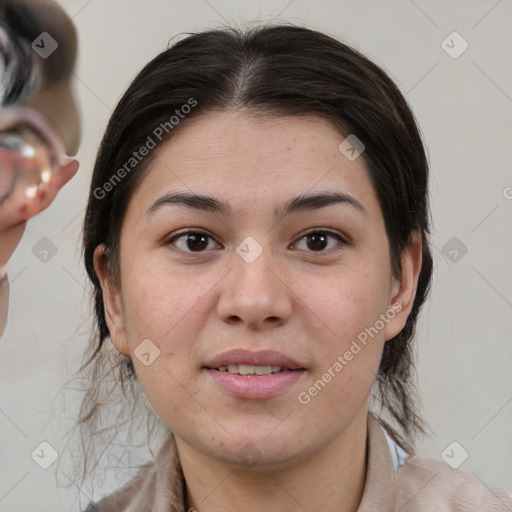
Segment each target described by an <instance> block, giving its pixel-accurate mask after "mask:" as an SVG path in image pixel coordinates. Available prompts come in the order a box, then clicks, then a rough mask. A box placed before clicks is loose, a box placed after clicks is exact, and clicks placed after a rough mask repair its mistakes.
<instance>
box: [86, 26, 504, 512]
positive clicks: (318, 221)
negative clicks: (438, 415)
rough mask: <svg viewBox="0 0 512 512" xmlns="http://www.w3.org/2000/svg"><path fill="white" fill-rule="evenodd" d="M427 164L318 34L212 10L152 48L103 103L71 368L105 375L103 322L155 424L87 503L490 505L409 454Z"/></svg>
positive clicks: (379, 80) (404, 113) (497, 495)
mask: <svg viewBox="0 0 512 512" xmlns="http://www.w3.org/2000/svg"><path fill="white" fill-rule="evenodd" d="M427 182H428V166H427V161H426V157H425V151H424V147H423V144H422V141H421V138H420V135H419V132H418V129H417V127H416V124H415V121H414V118H413V115H412V114H411V112H410V110H409V108H408V106H407V104H406V102H405V100H404V98H403V97H402V95H401V94H400V92H399V91H398V89H397V88H396V86H395V85H394V84H393V82H392V81H391V80H390V79H389V78H388V77H387V75H386V74H385V73H384V72H383V71H382V70H381V69H380V68H378V67H377V66H376V65H375V64H373V63H372V62H370V61H369V60H368V59H366V58H365V57H363V56H362V55H361V54H359V53H358V52H356V51H354V50H353V49H351V48H349V47H347V46H346V45H344V44H342V43H340V42H338V41H336V40H334V39H332V38H330V37H328V36H326V35H324V34H321V33H319V32H315V31H312V30H308V29H305V28H299V27H294V26H281V25H276V26H272V25H270V26H264V27H260V28H257V29H254V30H251V31H247V32H241V31H237V30H234V29H233V30H231V29H226V30H214V31H209V32H204V33H200V34H196V35H192V36H190V37H187V38H186V39H184V40H182V41H180V42H178V43H176V44H175V45H174V46H172V47H171V48H169V49H168V50H166V51H164V52H163V53H161V54H160V55H158V56H157V57H156V58H155V59H153V60H152V61H151V62H150V63H149V64H148V65H147V66H146V67H145V68H144V69H143V70H142V71H141V72H140V73H139V75H138V76H137V77H136V78H135V80H134V81H133V82H132V84H131V85H130V87H129V88H128V90H127V91H126V93H125V94H124V96H123V97H122V99H121V101H120V102H119V104H118V106H117V108H116V109H115V111H114V113H113V115H112V117H111V119H110V122H109V125H108V127H107V130H106V133H105V135H104V138H103V141H102V144H101V148H100V151H99V153H98V156H97V160H96V164H95V168H94V174H93V179H92V184H91V191H90V196H89V204H88V208H87V213H86V218H85V224H84V234H83V242H84V257H85V265H86V269H87V272H88V275H89V277H90V279H91V282H92V284H93V286H94V296H95V313H96V323H97V328H98V336H97V338H96V339H95V340H93V342H92V346H91V349H92V356H91V358H90V361H89V364H90V365H91V366H90V368H91V371H92V375H93V376H95V377H96V378H100V377H101V375H102V371H103V372H104V374H105V375H106V376H110V377H111V376H112V375H117V374H115V373H113V372H115V369H116V367H115V366H114V367H112V366H111V365H110V363H109V361H111V360H112V359H111V358H112V345H111V344H110V341H108V340H107V338H110V339H111V341H112V344H113V346H114V347H115V349H116V351H117V352H114V354H117V356H115V357H114V360H115V365H117V368H118V369H119V374H118V375H119V376H120V380H119V381H118V382H117V384H119V385H120V386H122V387H123V389H125V390H126V389H128V388H127V387H126V386H128V385H129V384H130V382H131V383H132V384H135V386H137V385H140V388H141V389H142V391H143V393H144V394H145V396H146V398H147V401H148V402H149V404H150V405H151V407H152V408H153V410H154V411H155V412H156V414H157V415H158V416H159V417H160V418H161V419H162V420H163V422H164V423H165V424H166V425H167V428H168V432H169V436H168V439H167V441H166V442H165V444H164V445H163V446H162V448H161V450H160V452H159V453H158V455H157V457H156V460H155V461H154V462H153V463H151V464H148V465H147V466H145V467H144V468H142V469H141V470H140V472H139V473H138V475H137V477H136V478H135V479H134V480H132V481H131V482H129V483H128V484H127V485H126V486H125V487H123V488H122V489H120V490H119V491H117V492H116V493H114V494H113V495H111V496H108V497H106V498H105V499H104V500H102V501H101V502H99V503H97V504H91V505H90V506H89V508H88V510H89V511H114V510H116V511H120V510H126V511H128V510H130V511H142V510H152V511H159V512H160V511H162V512H163V511H166V512H168V511H170V510H173V511H183V510H189V511H191V510H198V511H200V512H202V511H212V510H228V511H229V510H238V509H240V507H247V506H249V507H250V510H251V511H259V510H283V511H284V510H309V511H313V510H323V511H331V510H332V511H343V512H349V511H350V512H352V511H356V510H358V511H370V510H372V511H374V510H383V511H384V510H385V511H387V510H404V511H412V510H414V511H423V510H429V511H430V510H454V511H458V510H461V511H462V510H477V509H478V510H503V511H505V510H510V509H511V507H512V500H511V498H510V497H509V496H508V495H507V494H506V493H505V492H504V491H502V490H499V489H492V490H489V489H488V488H486V487H484V486H482V485H480V484H479V483H478V482H477V481H476V480H475V479H473V478H472V477H470V476H469V475H466V474H464V473H463V472H461V471H458V470H454V469H451V468H450V467H449V466H448V465H446V464H444V463H441V462H437V461H431V460H423V459H418V458H416V457H415V456H414V451H413V448H412V443H413V441H414V436H415V434H416V433H417V432H421V431H423V422H422V419H421V417H420V415H419V413H418V411H417V407H416V404H415V401H414V399H413V397H414V393H413V386H412V382H411V378H412V375H413V358H412V345H411V344H412V337H413V333H414V328H415V324H416V319H417V315H418V313H419V310H420V308H421V306H422V304H423V303H424V301H425V299H426V296H427V293H428V288H429V283H430V278H431V272H432V257H431V253H430V247H429V242H428V233H429V222H428V204H427V197H428V195H427ZM130 379H132V380H131V381H130ZM100 381H101V378H100ZM98 386H99V384H98V383H97V382H95V383H93V387H92V388H91V389H90V391H89V393H88V395H87V396H86V398H85V400H84V403H83V411H82V412H83V415H82V424H83V426H84V427H86V428H87V427H92V430H93V433H94V429H95V428H97V429H98V430H99V429H100V425H101V421H100V419H99V418H100V417H101V412H102V407H103V405H104V397H103V396H101V395H99V394H98V393H99V391H98ZM372 390H373V391H374V392H375V393H374V394H373V398H376V401H375V404H374V405H378V404H379V403H380V405H381V407H382V409H383V413H384V414H383V417H388V418H390V421H389V422H386V421H384V419H383V418H379V417H378V416H376V415H375V414H374V413H373V412H369V408H370V397H371V396H372V395H371V392H372ZM109 392H110V391H109ZM372 403H373V402H372Z"/></svg>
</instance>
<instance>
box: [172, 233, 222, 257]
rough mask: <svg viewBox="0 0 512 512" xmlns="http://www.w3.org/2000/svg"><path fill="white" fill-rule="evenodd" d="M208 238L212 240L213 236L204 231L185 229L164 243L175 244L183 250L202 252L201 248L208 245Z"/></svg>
mask: <svg viewBox="0 0 512 512" xmlns="http://www.w3.org/2000/svg"><path fill="white" fill-rule="evenodd" d="M208 239H210V240H213V238H212V237H211V236H210V235H208V234H207V233H205V232H204V231H185V232H184V233H181V234H179V235H176V236H174V237H172V238H171V239H170V240H168V241H167V242H166V243H167V244H173V245H176V246H177V247H178V249H180V250H182V251H184V252H189V253H190V252H192V253H193V252H204V250H203V249H205V248H206V247H208ZM177 242H180V243H177ZM189 249H190V250H189Z"/></svg>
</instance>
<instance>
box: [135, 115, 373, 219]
mask: <svg viewBox="0 0 512 512" xmlns="http://www.w3.org/2000/svg"><path fill="white" fill-rule="evenodd" d="M345 138H346V137H345V135H343V134H341V133H340V131H339V130H338V129H337V128H336V127H335V126H334V125H332V124H331V123H329V122H328V121H327V120H325V119H322V118H320V117H316V116H281V117H261V116H259V117H256V116H254V115H248V114H246V113H243V112H212V113H208V114H203V115H200V116H198V117H196V118H193V119H191V120H189V122H187V123H186V124H185V125H183V126H182V127H180V129H179V130H178V131H177V132H176V133H175V134H173V136H172V137H171V138H170V139H169V140H167V141H166V142H164V143H162V144H161V145H160V146H159V147H158V148H157V149H156V151H157V153H156V155H155V156H154V159H153V160H152V162H151V163H150V165H149V166H148V169H147V172H146V176H145V178H144V180H143V181H142V183H141V184H140V186H139V188H138V190H137V191H136V193H135V194H134V196H137V201H135V204H136V205H139V206H140V207H141V208H142V207H147V206H148V204H149V202H152V201H154V199H155V197H157V196H159V195H161V194H163V193H164V192H165V191H168V190H172V191H177V190H182V191H185V192H197V193H203V194H208V195H214V196H217V197H224V198H226V199H227V200H228V201H229V200H230V198H232V199H233V201H236V200H238V201H239V202H240V206H243V204H244V202H245V201H248V200H251V201H259V200H265V199H268V200H269V201H270V202H272V203H273V204H275V203H280V202H281V199H280V198H285V197H291V196H294V195H299V194H305V193H308V192H314V191H315V190H320V189H321V190H326V189H331V190H337V191H341V192H344V193H347V194H350V195H352V196H354V197H356V198H357V199H358V200H359V201H360V202H361V203H363V204H364V205H366V206H365V209H366V208H367V209H368V210H372V209H374V208H375V207H376V202H377V199H376V195H375V192H374V190H373V187H372V185H371V183H370V180H369V176H368V172H367V169H366V165H365V162H364V160H363V158H362V157H359V158H357V159H355V160H349V159H348V158H347V157H346V156H345V154H344V153H343V152H342V151H340V149H339V145H340V143H342V142H343V141H344V139H345ZM235 206H236V205H235Z"/></svg>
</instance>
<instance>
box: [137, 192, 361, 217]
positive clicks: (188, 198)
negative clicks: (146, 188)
mask: <svg viewBox="0 0 512 512" xmlns="http://www.w3.org/2000/svg"><path fill="white" fill-rule="evenodd" d="M333 204H346V205H349V206H352V207H353V208H355V209H356V210H358V211H359V212H361V213H363V214H365V215H366V210H365V209H364V208H363V205H362V204H361V203H360V202H359V201H358V200H357V199H355V198H354V197H352V196H351V195H349V194H347V193H345V192H333V191H325V192H320V193H316V194H309V195H300V196H297V197H295V198H293V199H290V200H288V201H287V202H286V203H284V204H283V205H282V206H280V207H278V208H276V209H275V210H274V215H275V217H276V218H277V219H281V218H283V217H285V216H287V215H291V214H293V213H298V212H304V211H312V210H318V209H320V208H325V207H326V206H330V205H333ZM165 205H180V206H186V207H189V208H194V209H196V210H201V211H206V212H211V213H217V214H220V215H224V216H231V215H232V214H233V208H232V207H231V205H230V204H229V203H227V202H225V201H223V200H221V199H217V198H215V197H210V196H206V195H202V194H193V193H189V192H169V193H167V194H164V195H163V196H162V197H160V198H159V199H157V200H156V201H155V202H154V203H153V205H152V206H151V207H150V208H149V210H148V211H147V212H146V217H150V216H151V215H152V214H154V213H155V212H156V211H157V210H159V209H160V208H162V207H163V206H165Z"/></svg>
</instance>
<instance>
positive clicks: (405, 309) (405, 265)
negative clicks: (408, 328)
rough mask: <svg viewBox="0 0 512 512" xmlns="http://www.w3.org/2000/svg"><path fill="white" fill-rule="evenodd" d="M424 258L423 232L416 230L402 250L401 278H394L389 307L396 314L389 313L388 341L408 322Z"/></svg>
mask: <svg viewBox="0 0 512 512" xmlns="http://www.w3.org/2000/svg"><path fill="white" fill-rule="evenodd" d="M422 259H423V258H422V243H421V233H420V232H418V231H415V232H413V233H412V234H411V238H410V241H409V245H408V246H407V247H406V248H405V249H404V250H403V251H402V255H401V260H402V275H401V276H400V278H399V279H398V278H394V283H393V287H392V291H391V299H390V303H389V309H388V311H393V312H394V316H392V317H391V315H389V316H390V317H391V320H390V321H389V322H388V323H387V324H386V329H385V336H386V341H387V340H390V339H391V338H394V337H395V336H396V335H397V334H398V333H399V332H400V331H401V330H402V329H403V328H404V326H405V323H406V322H407V318H408V317H409V313H410V312H411V310H412V307H413V305H414V299H415V297H416V290H417V288H418V278H419V275H420V271H421V263H422Z"/></svg>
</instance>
